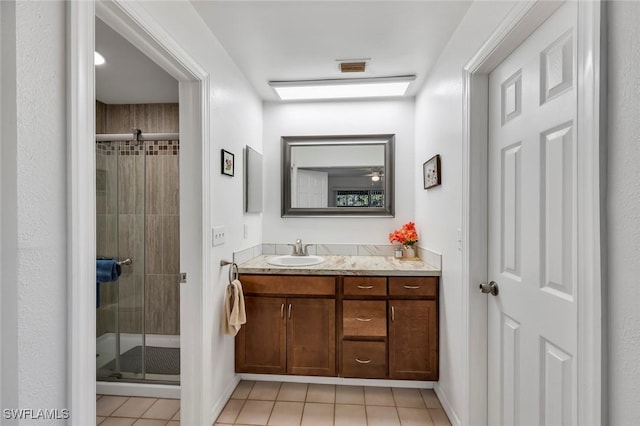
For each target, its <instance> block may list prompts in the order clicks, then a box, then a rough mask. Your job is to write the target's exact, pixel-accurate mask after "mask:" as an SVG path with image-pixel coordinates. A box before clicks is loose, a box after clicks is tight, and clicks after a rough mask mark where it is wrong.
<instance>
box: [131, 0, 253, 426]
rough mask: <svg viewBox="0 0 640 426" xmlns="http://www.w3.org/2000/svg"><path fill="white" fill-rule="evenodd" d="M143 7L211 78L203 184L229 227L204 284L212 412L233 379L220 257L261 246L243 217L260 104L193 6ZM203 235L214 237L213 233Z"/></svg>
mask: <svg viewBox="0 0 640 426" xmlns="http://www.w3.org/2000/svg"><path fill="white" fill-rule="evenodd" d="M139 6H141V7H144V8H145V9H146V11H147V12H148V13H149V14H150V15H151V17H152V18H153V19H154V20H156V21H157V23H158V24H159V25H160V26H161V27H162V28H163V29H164V30H165V31H167V33H168V34H169V35H170V36H171V37H173V38H174V39H175V41H176V42H177V43H178V45H180V46H181V47H182V48H184V49H185V50H186V51H187V53H188V54H189V55H190V56H191V57H192V58H193V59H194V60H195V61H196V62H198V63H199V64H200V66H202V67H203V68H204V69H205V70H206V71H207V72H208V73H209V74H210V79H211V92H210V93H211V97H210V99H209V102H210V112H211V116H210V125H209V126H210V127H209V128H210V132H211V133H210V143H211V157H210V158H209V161H210V162H211V177H210V179H206V178H205V182H204V185H205V187H208V188H209V189H210V191H211V192H210V194H211V200H212V211H213V217H212V223H213V224H214V225H224V226H225V227H226V244H225V245H223V246H219V247H215V248H214V250H213V258H212V259H211V262H212V268H213V277H214V280H213V282H210V283H209V282H205V283H204V285H211V286H212V289H211V290H212V299H211V307H212V309H211V312H210V316H208V317H205V318H204V321H205V324H204V327H205V333H206V334H207V335H208V336H210V342H211V347H210V348H209V350H205V354H210V359H209V363H210V364H209V365H210V370H209V371H204V372H203V376H204V384H203V385H204V387H205V391H204V401H205V403H208V404H211V408H213V407H214V406H215V405H216V404H217V403H219V402H220V401H219V400H220V398H221V396H222V395H223V393H224V392H225V391H228V390H229V386H230V385H231V384H232V382H233V380H234V379H235V373H234V339H233V338H232V337H229V336H223V335H222V334H221V332H220V319H221V315H222V310H221V308H222V303H223V296H224V290H225V287H226V284H227V283H228V275H227V269H226V268H225V269H224V270H221V269H220V266H219V265H220V259H223V258H224V259H231V258H232V253H233V252H234V251H239V250H242V249H244V248H247V247H250V246H253V245H256V244H259V243H261V242H262V239H261V237H262V223H261V222H262V217H261V216H262V215H261V214H243V190H242V188H243V161H242V158H243V157H242V156H243V148H244V146H245V145H250V146H251V147H253V148H254V149H256V150H257V151H258V152H261V151H262V101H261V100H260V99H259V98H258V97H257V95H256V94H255V92H254V91H253V89H252V88H251V86H250V85H249V84H248V83H247V81H246V79H245V78H244V76H243V75H242V73H241V72H240V70H239V69H238V68H237V67H236V65H235V64H234V63H233V61H232V60H231V59H230V57H229V56H228V54H227V52H226V51H225V50H224V48H223V47H222V46H221V44H220V43H219V41H218V40H217V39H216V38H215V37H214V36H213V34H212V33H211V32H210V30H209V29H208V27H207V26H206V25H205V24H204V22H203V21H202V19H201V18H200V16H199V15H198V14H197V13H196V12H195V10H194V9H193V6H192V5H191V4H190V3H189V2H186V1H175V2H141V3H140V4H139ZM222 148H224V149H225V150H227V151H230V152H232V153H233V154H235V176H234V177H229V176H224V175H222V174H221V173H220V161H221V158H220V155H221V153H220V150H221V149H222ZM245 223H246V224H247V225H248V226H249V237H248V238H247V239H244V237H243V225H244V224H245ZM204 232H205V233H206V234H208V235H210V233H211V232H210V230H204ZM205 362H206V361H205ZM220 408H222V407H220ZM211 420H212V421H213V420H215V419H211Z"/></svg>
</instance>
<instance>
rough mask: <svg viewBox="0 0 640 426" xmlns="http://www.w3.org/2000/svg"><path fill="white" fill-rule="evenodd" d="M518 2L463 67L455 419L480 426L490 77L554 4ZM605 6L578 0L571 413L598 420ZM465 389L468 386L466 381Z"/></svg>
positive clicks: (484, 400) (601, 397) (601, 398)
mask: <svg viewBox="0 0 640 426" xmlns="http://www.w3.org/2000/svg"><path fill="white" fill-rule="evenodd" d="M561 4H562V2H548V1H544V0H540V1H531V0H528V1H523V2H517V3H516V4H515V6H514V7H513V9H512V10H511V11H510V12H509V13H508V15H507V17H506V18H505V19H504V20H503V21H502V23H501V25H500V26H499V27H498V28H497V29H496V30H495V31H494V33H493V34H492V35H491V37H490V38H489V40H488V41H487V42H486V43H485V44H484V45H483V46H482V47H481V48H480V49H479V50H478V51H477V52H476V54H475V55H474V56H473V58H472V59H471V60H470V61H469V62H468V63H467V64H466V66H465V67H464V69H463V212H462V213H463V220H462V230H463V247H462V283H463V291H462V306H463V309H462V312H463V316H464V318H463V321H462V336H463V342H462V344H463V350H462V358H463V388H464V397H463V405H462V407H461V412H460V414H461V416H460V418H461V419H460V420H461V423H462V424H466V425H471V424H473V425H487V406H488V396H487V389H488V388H487V384H488V379H487V363H488V359H487V358H488V356H487V350H488V342H487V338H488V332H487V318H488V307H487V305H488V304H487V296H486V295H483V294H480V292H479V290H478V284H479V283H481V282H487V280H488V272H487V262H488V256H487V243H488V228H487V223H488V182H487V180H488V112H487V105H488V99H489V89H488V86H489V82H488V81H489V80H488V76H489V74H490V73H491V71H493V70H494V69H495V68H496V67H497V65H499V64H500V63H501V62H502V60H504V59H505V58H506V57H507V56H508V55H509V54H510V53H511V52H512V51H513V50H514V49H515V48H516V47H518V46H519V45H520V43H521V42H522V41H524V40H525V39H526V38H527V37H528V36H529V35H531V34H532V33H533V32H534V31H535V30H536V28H537V27H538V26H539V25H540V24H541V23H542V22H544V21H545V20H546V19H547V18H548V17H549V16H551V15H552V14H553V12H554V11H555V10H557V9H558V8H559V7H560V6H561ZM604 16H605V2H603V1H600V0H595V1H585V2H578V24H577V30H576V37H577V41H578V43H577V45H578V50H577V54H576V59H577V82H576V90H577V91H578V106H577V107H578V111H577V117H578V123H577V137H578V138H579V140H580V144H579V145H578V153H577V155H578V170H577V184H578V206H577V211H578V236H579V245H578V258H577V270H578V282H579V283H580V286H579V288H578V292H579V297H578V301H577V303H578V330H577V333H578V354H577V356H576V360H577V375H578V378H577V379H578V395H577V403H578V408H577V412H578V419H577V424H585V425H588V424H593V425H595V424H602V423H603V419H604V416H605V415H606V409H605V408H606V398H605V397H606V395H605V387H604V386H603V384H602V383H603V382H604V380H603V378H604V374H605V371H604V369H603V365H602V361H603V358H604V354H603V350H604V347H603V345H602V329H603V316H602V315H603V312H604V306H603V288H602V274H603V271H604V250H603V244H604V242H605V240H604V229H605V227H604V225H603V220H604V218H605V216H604V206H605V204H604V202H603V200H604V185H603V183H604V170H605V168H604V164H605V163H604V160H605V155H604V149H603V145H604V143H603V141H604V140H605V138H604V131H605V121H604V117H605V113H606V108H605V106H604V104H601V100H602V101H604V100H606V97H605V93H604V90H605V88H606V84H604V82H605V80H604V78H605V68H604V67H605V65H606V60H605V59H604V58H605V53H606V52H605V46H606V45H605V42H604V35H605V34H606V32H605V27H604V22H605V21H604ZM465 385H466V386H465Z"/></svg>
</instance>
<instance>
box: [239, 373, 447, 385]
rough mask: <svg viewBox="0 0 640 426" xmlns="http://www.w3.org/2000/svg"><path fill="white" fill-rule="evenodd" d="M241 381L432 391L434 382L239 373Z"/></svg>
mask: <svg viewBox="0 0 640 426" xmlns="http://www.w3.org/2000/svg"><path fill="white" fill-rule="evenodd" d="M238 376H239V377H240V379H242V380H253V381H257V382H286V383H310V384H322V385H345V386H382V387H389V388H414V389H433V386H434V385H435V383H436V382H426V381H420V380H388V379H351V378H346V377H325V376H294V375H281V374H249V373H240V374H239V375H238Z"/></svg>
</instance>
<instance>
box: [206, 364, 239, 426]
mask: <svg viewBox="0 0 640 426" xmlns="http://www.w3.org/2000/svg"><path fill="white" fill-rule="evenodd" d="M238 383H240V375H238V374H236V375H235V376H234V378H233V380H231V382H229V384H228V385H227V387H226V388H225V389H224V392H222V395H220V398H218V400H217V401H216V403H215V404H213V407H211V411H210V412H209V424H210V425H212V424H214V423H215V422H216V419H217V418H218V416H220V413H222V410H224V407H225V405H227V401H228V400H229V398H231V395H232V394H233V391H234V390H235V389H236V386H238Z"/></svg>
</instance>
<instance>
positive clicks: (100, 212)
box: [96, 141, 146, 380]
mask: <svg viewBox="0 0 640 426" xmlns="http://www.w3.org/2000/svg"><path fill="white" fill-rule="evenodd" d="M145 174H146V170H145V156H144V145H143V144H142V143H138V142H136V141H118V142H97V143H96V213H97V217H96V238H97V247H96V249H97V255H98V256H99V257H104V258H109V259H117V260H119V261H121V262H122V265H121V275H120V277H119V278H118V279H117V280H116V281H113V282H107V283H100V284H98V290H99V295H100V297H99V299H100V301H99V304H98V307H97V315H96V317H97V318H96V336H97V352H98V353H97V361H96V367H97V377H98V379H102V380H105V379H106V380H109V379H134V380H142V379H144V378H145V363H144V362H143V360H144V356H145V355H144V352H145V333H144V320H145V315H144V302H145V286H144V279H145V260H144V259H145V237H146V235H145Z"/></svg>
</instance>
